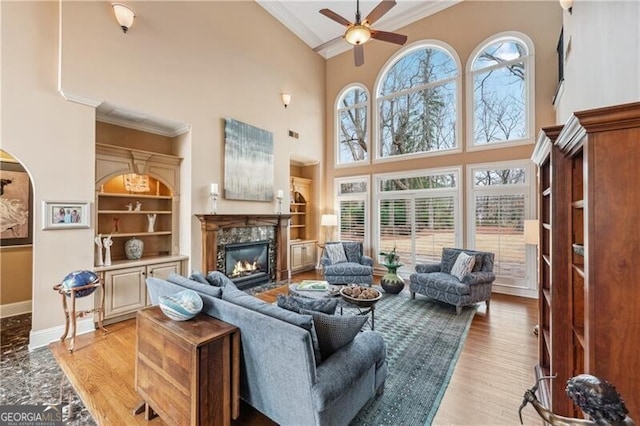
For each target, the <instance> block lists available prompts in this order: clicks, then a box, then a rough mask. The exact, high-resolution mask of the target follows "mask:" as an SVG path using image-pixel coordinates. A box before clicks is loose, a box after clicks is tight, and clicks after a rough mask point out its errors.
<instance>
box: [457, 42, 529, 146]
mask: <svg viewBox="0 0 640 426" xmlns="http://www.w3.org/2000/svg"><path fill="white" fill-rule="evenodd" d="M501 40H515V41H517V42H519V43H521V44H523V45H524V47H525V48H526V49H527V56H525V57H523V58H518V59H514V60H512V61H508V62H505V63H504V64H500V65H493V66H489V67H485V68H482V69H480V70H473V69H472V67H473V63H474V62H475V60H476V59H477V58H478V55H480V53H482V52H483V51H484V50H486V48H487V47H489V46H490V45H492V44H494V43H496V42H499V41H501ZM517 62H524V67H525V83H524V87H525V105H526V109H527V111H525V121H526V122H525V131H526V136H525V137H524V138H522V139H513V140H509V141H502V142H491V143H487V144H482V145H476V144H475V143H474V139H475V138H474V129H475V102H474V101H475V98H474V85H473V78H474V76H475V74H476V73H482V72H486V71H487V70H490V69H497V68H503V67H505V66H507V65H509V64H511V63H517ZM465 84H466V90H465V95H466V108H465V112H466V117H467V120H466V122H467V124H466V129H465V136H466V143H465V150H466V151H483V150H487V149H496V148H505V147H511V146H518V145H528V144H533V143H535V135H534V133H535V123H536V121H535V107H536V103H535V48H534V44H533V41H532V40H531V38H530V37H529V36H527V35H526V34H524V33H521V32H519V31H504V32H501V33H497V34H494V35H492V36H490V37H488V38H486V39H485V40H484V41H482V42H481V43H480V44H478V45H477V46H476V48H475V49H474V50H473V52H471V55H469V59H468V60H467V65H466V68H465Z"/></svg>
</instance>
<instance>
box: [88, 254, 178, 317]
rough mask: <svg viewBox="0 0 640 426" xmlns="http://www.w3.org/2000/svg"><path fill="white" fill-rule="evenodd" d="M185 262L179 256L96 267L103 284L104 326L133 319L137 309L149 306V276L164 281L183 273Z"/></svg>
mask: <svg viewBox="0 0 640 426" xmlns="http://www.w3.org/2000/svg"><path fill="white" fill-rule="evenodd" d="M167 259H174V260H167ZM145 262H146V263H145ZM153 262H157V263H153ZM186 263H187V257H186V256H177V257H175V258H158V259H153V260H150V259H147V260H146V261H138V262H134V261H131V262H120V263H118V264H116V265H111V266H105V267H99V268H95V271H96V272H97V273H98V274H100V276H101V278H102V282H103V283H104V291H105V308H104V309H105V313H104V322H105V324H110V323H114V322H117V321H122V320H124V319H127V318H133V316H135V313H136V311H137V310H138V309H140V308H144V307H145V306H148V305H149V304H150V301H149V299H148V297H147V285H146V282H145V280H146V278H147V277H155V278H161V279H165V278H167V276H169V274H171V273H173V272H175V273H177V274H184V273H185V272H186V269H187V265H186Z"/></svg>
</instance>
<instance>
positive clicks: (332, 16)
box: [320, 9, 351, 27]
mask: <svg viewBox="0 0 640 426" xmlns="http://www.w3.org/2000/svg"><path fill="white" fill-rule="evenodd" d="M320 13H321V14H323V15H324V16H326V17H327V18H329V19H333V20H334V21H336V22H337V23H339V24H342V25H345V26H347V27H348V26H349V25H351V21H349V20H347V19H346V18H343V17H342V16H340V15H338V14H337V13H335V12H334V11H333V10H331V9H322V10H320Z"/></svg>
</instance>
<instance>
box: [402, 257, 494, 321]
mask: <svg viewBox="0 0 640 426" xmlns="http://www.w3.org/2000/svg"><path fill="white" fill-rule="evenodd" d="M460 252H465V253H466V254H468V255H470V256H474V257H475V264H474V267H473V269H472V271H471V272H470V273H468V274H466V275H465V276H464V277H462V280H459V279H458V278H456V277H454V276H453V275H451V268H453V265H454V264H455V262H456V259H457V258H458V254H460ZM494 256H495V255H494V254H493V253H490V252H483V251H475V250H462V249H455V248H443V249H442V260H441V261H440V262H439V263H425V264H420V265H416V273H415V274H411V275H410V276H409V291H410V292H411V298H412V299H414V298H415V297H416V293H419V294H422V295H424V296H427V297H428V298H430V299H436V300H439V301H441V302H445V303H448V304H450V305H454V306H455V307H456V313H457V314H458V315H460V314H461V313H462V308H463V307H464V306H469V305H474V304H476V303H478V302H485V303H486V304H487V309H489V302H490V300H491V286H492V284H493V281H494V280H495V279H496V275H495V274H494V272H493V259H494Z"/></svg>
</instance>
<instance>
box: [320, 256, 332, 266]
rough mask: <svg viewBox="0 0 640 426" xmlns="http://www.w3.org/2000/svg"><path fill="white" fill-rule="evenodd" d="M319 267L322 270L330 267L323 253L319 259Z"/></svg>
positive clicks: (329, 261)
mask: <svg viewBox="0 0 640 426" xmlns="http://www.w3.org/2000/svg"><path fill="white" fill-rule="evenodd" d="M320 265H322V267H323V268H324V267H326V266H329V265H331V260H329V258H328V257H327V256H325V255H324V253H322V256H321V257H320Z"/></svg>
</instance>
